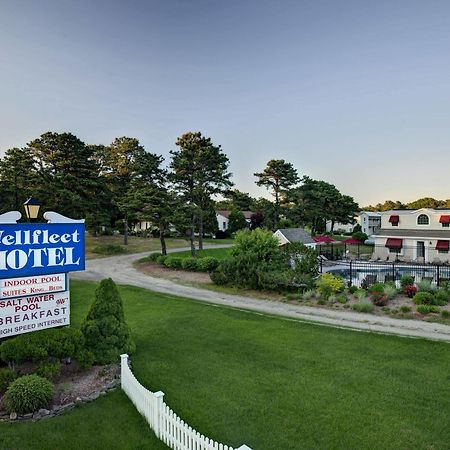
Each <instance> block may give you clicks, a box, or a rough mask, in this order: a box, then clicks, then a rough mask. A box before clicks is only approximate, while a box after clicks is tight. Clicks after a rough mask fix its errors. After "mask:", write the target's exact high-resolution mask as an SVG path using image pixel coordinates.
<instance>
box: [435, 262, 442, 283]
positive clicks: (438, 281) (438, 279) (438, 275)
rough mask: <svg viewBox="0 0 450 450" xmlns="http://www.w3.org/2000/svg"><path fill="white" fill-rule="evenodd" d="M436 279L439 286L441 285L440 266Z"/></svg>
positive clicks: (437, 268) (437, 267)
mask: <svg viewBox="0 0 450 450" xmlns="http://www.w3.org/2000/svg"><path fill="white" fill-rule="evenodd" d="M436 281H437V287H439V286H440V285H441V273H440V270H439V266H436Z"/></svg>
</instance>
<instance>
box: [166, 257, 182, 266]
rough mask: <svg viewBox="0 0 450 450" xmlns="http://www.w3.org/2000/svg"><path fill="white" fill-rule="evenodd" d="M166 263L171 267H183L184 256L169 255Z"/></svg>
mask: <svg viewBox="0 0 450 450" xmlns="http://www.w3.org/2000/svg"><path fill="white" fill-rule="evenodd" d="M164 265H165V266H166V267H168V268H169V269H181V268H182V267H183V258H180V257H179V256H168V257H167V258H166V259H165V260H164Z"/></svg>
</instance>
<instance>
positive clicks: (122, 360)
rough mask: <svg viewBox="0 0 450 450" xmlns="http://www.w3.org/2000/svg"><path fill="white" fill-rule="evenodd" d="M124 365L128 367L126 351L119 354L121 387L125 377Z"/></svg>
mask: <svg viewBox="0 0 450 450" xmlns="http://www.w3.org/2000/svg"><path fill="white" fill-rule="evenodd" d="M125 367H126V368H128V355H127V354H126V353H124V354H122V355H120V386H121V387H122V389H123V385H124V379H125Z"/></svg>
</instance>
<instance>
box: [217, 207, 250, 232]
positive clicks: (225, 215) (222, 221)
mask: <svg viewBox="0 0 450 450" xmlns="http://www.w3.org/2000/svg"><path fill="white" fill-rule="evenodd" d="M241 212H242V214H244V217H245V220H246V222H247V224H248V225H250V221H251V220H250V219H251V217H252V215H253V212H252V211H241ZM230 214H231V211H229V210H227V209H220V210H218V211H216V218H217V226H218V228H219V230H220V231H227V230H228V225H229V222H230Z"/></svg>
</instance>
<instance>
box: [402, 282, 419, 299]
mask: <svg viewBox="0 0 450 450" xmlns="http://www.w3.org/2000/svg"><path fill="white" fill-rule="evenodd" d="M404 292H405V294H406V295H407V296H408V297H409V298H413V297H414V296H415V295H416V292H417V288H416V286H414V285H413V284H408V285H407V286H405V288H404Z"/></svg>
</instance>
